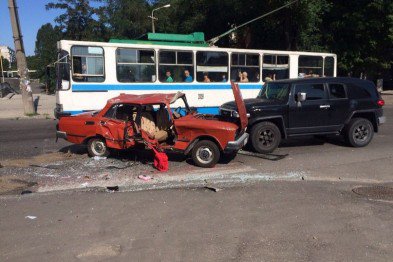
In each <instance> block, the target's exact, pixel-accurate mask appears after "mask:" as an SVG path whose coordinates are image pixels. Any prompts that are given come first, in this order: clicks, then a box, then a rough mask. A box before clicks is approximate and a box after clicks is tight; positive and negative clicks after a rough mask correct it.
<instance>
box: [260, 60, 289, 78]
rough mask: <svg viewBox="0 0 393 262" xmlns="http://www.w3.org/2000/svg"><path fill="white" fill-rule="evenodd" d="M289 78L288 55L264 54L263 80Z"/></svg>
mask: <svg viewBox="0 0 393 262" xmlns="http://www.w3.org/2000/svg"><path fill="white" fill-rule="evenodd" d="M287 78H289V56H288V55H271V54H266V55H263V64H262V80H263V81H265V82H266V81H270V80H278V79H287Z"/></svg>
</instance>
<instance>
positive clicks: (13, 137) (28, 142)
mask: <svg viewBox="0 0 393 262" xmlns="http://www.w3.org/2000/svg"><path fill="white" fill-rule="evenodd" d="M56 123H57V121H56V120H53V119H19V120H15V119H14V120H8V119H0V145H1V146H0V160H4V159H18V158H26V157H32V156H36V155H39V154H46V153H51V152H57V151H58V150H61V149H62V148H63V147H66V146H67V145H69V143H68V142H66V141H64V140H59V141H58V143H56V142H55V139H56Z"/></svg>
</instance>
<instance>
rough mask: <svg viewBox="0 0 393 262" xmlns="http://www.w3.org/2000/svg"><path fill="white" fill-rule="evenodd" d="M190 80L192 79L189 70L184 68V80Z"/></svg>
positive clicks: (188, 81) (189, 81)
mask: <svg viewBox="0 0 393 262" xmlns="http://www.w3.org/2000/svg"><path fill="white" fill-rule="evenodd" d="M192 81H193V80H192V76H191V75H190V71H188V70H184V82H187V83H191V82H192Z"/></svg>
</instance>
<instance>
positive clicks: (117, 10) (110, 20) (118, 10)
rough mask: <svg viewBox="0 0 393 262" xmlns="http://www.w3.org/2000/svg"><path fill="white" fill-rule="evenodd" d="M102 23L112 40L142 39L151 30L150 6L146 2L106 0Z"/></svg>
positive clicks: (138, 0)
mask: <svg viewBox="0 0 393 262" xmlns="http://www.w3.org/2000/svg"><path fill="white" fill-rule="evenodd" d="M104 2H105V6H104V7H102V8H101V9H100V11H101V19H100V22H101V23H105V24H106V25H107V28H106V30H107V35H108V36H109V37H111V38H140V37H141V36H143V35H144V34H146V33H147V32H148V30H149V28H150V23H149V19H148V16H149V14H150V5H149V4H148V3H147V2H146V1H145V0H133V1H128V0H104Z"/></svg>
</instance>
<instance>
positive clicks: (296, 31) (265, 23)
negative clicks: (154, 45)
mask: <svg viewBox="0 0 393 262" xmlns="http://www.w3.org/2000/svg"><path fill="white" fill-rule="evenodd" d="M290 1H291V0H248V1H239V0H226V1H222V0H193V1H190V0H91V1H89V0H57V1H53V2H51V3H49V4H47V9H61V10H63V11H64V13H63V14H61V15H60V16H59V17H57V18H56V20H55V22H56V23H57V25H58V30H59V31H60V32H61V38H63V39H73V40H92V41H107V40H108V39H110V38H131V39H135V38H139V37H141V36H143V35H144V34H146V33H147V32H150V31H151V20H150V19H149V18H148V16H149V15H151V11H152V10H153V9H155V8H157V7H161V6H163V5H166V4H168V3H170V4H171V7H170V8H163V9H160V10H158V11H157V12H155V14H154V16H155V17H157V18H158V20H157V21H156V22H155V24H156V31H157V32H164V33H191V32H196V31H200V32H204V33H205V35H206V37H207V39H209V38H213V37H215V36H218V35H220V34H222V33H223V32H226V31H228V30H229V29H231V28H233V27H235V26H238V25H240V24H242V23H244V22H246V21H249V20H251V19H253V18H255V17H258V16H260V15H262V14H264V13H267V12H270V11H272V10H274V9H276V8H278V7H281V6H283V5H284V4H287V3H289V2H290ZM92 3H94V5H93V6H92V5H91V4H92ZM97 3H98V4H97ZM48 29H49V30H50V28H49V27H48ZM43 44H44V43H43ZM217 45H219V46H222V47H239V48H256V49H273V50H304V51H320V52H333V53H336V54H337V55H338V62H339V63H338V67H339V75H346V74H348V73H350V72H352V73H353V75H354V76H359V74H360V73H361V72H363V73H366V74H368V76H369V77H370V76H371V77H372V78H374V77H380V76H381V75H385V76H386V75H387V74H389V72H390V74H392V73H393V69H392V68H393V62H392V60H393V57H392V53H393V1H392V0H347V1H342V0H299V1H298V2H297V3H295V4H294V5H291V6H290V7H288V8H285V9H283V10H281V11H279V12H277V13H275V14H272V15H270V16H268V17H266V18H263V19H261V20H258V21H255V22H253V23H252V24H249V25H247V26H246V27H244V28H241V29H239V30H237V31H236V32H234V33H232V34H230V35H228V36H225V37H223V38H222V39H221V40H220V41H219V42H218V43H217ZM44 53H45V52H44ZM44 53H42V52H41V53H40V54H37V55H38V56H39V57H40V58H41V57H44V56H45V54H44ZM48 56H50V57H52V56H53V54H48ZM390 77H391V76H390Z"/></svg>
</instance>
